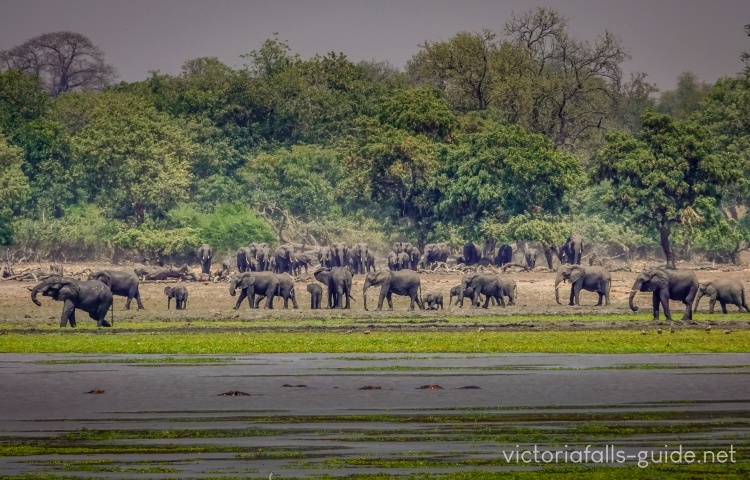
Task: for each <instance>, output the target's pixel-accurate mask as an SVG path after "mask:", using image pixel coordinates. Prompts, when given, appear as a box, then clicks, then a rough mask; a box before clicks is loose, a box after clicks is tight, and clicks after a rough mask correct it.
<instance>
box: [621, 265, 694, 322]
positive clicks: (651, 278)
mask: <svg viewBox="0 0 750 480" xmlns="http://www.w3.org/2000/svg"><path fill="white" fill-rule="evenodd" d="M699 287H700V285H699V284H698V279H697V278H696V277H695V273H693V271H692V270H667V269H664V268H654V269H651V270H644V271H642V272H641V273H640V274H639V275H638V277H637V278H636V279H635V283H633V288H632V289H631V290H630V297H629V299H628V304H629V305H630V309H631V310H633V311H634V312H637V311H638V307H636V306H635V305H634V304H633V298H635V294H636V293H638V292H639V291H641V292H652V297H653V310H654V321H658V320H659V304H661V306H662V307H663V308H664V316H665V317H666V318H667V320H669V321H672V315H671V314H670V310H669V301H670V300H678V301H680V302H682V303H684V304H685V314H684V315H683V316H682V320H692V319H693V309H692V307H693V300H694V299H695V295H696V294H697V293H698V288H699Z"/></svg>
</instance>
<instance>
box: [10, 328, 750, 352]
mask: <svg viewBox="0 0 750 480" xmlns="http://www.w3.org/2000/svg"><path fill="white" fill-rule="evenodd" d="M749 350H750V331H737V332H733V333H732V334H730V335H727V334H724V333H722V332H720V331H713V332H710V333H708V332H704V331H702V330H682V331H678V332H677V333H674V334H670V333H669V332H665V333H663V334H660V335H659V334H657V333H656V332H655V331H652V330H651V331H649V332H647V334H646V335H643V334H642V333H641V332H640V331H633V330H607V331H580V332H575V331H564V332H560V331H547V332H488V331H484V332H393V331H390V332H389V331H382V332H378V331H377V330H375V331H373V332H372V333H371V334H369V335H364V334H362V333H361V332H354V333H350V334H346V333H340V332H309V333H274V332H267V333H266V332H258V333H253V332H215V333H208V332H196V333H167V332H162V333H159V334H158V335H153V334H148V333H132V332H131V333H116V334H115V333H99V334H97V333H93V332H91V333H87V332H85V331H71V330H66V331H64V332H59V331H58V332H54V333H36V334H31V335H28V334H17V333H9V334H6V335H2V336H0V352H2V353H102V354H105V353H126V354H145V353H151V354H252V353H324V352H331V353H381V352H382V353H404V352H405V353H435V352H450V353H467V352H468V353H746V352H748V351H749Z"/></svg>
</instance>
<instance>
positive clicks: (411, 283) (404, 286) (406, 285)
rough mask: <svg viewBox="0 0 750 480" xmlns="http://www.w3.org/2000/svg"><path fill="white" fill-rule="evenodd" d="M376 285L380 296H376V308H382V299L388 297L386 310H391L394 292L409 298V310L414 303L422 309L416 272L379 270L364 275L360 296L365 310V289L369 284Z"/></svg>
mask: <svg viewBox="0 0 750 480" xmlns="http://www.w3.org/2000/svg"><path fill="white" fill-rule="evenodd" d="M377 285H380V297H379V298H378V308H377V310H382V309H383V300H385V299H386V298H387V299H388V310H393V299H392V296H393V294H394V293H395V294H396V295H403V296H406V297H409V298H410V299H411V302H410V304H409V310H414V304H415V303H416V304H417V305H418V306H419V309H420V310H424V305H423V304H422V299H421V298H420V297H421V292H422V286H421V281H420V279H419V275H418V274H417V273H416V272H414V271H412V270H401V271H398V272H391V271H388V270H381V271H380V272H370V273H368V274H367V276H366V277H365V283H364V286H363V287H362V298H363V299H364V304H365V310H367V289H368V288H370V287H371V286H377Z"/></svg>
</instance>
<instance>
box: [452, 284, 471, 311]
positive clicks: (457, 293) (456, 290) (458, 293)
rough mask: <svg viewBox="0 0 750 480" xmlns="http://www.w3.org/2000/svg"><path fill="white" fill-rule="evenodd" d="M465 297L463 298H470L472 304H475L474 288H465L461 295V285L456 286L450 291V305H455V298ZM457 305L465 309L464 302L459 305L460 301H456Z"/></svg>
mask: <svg viewBox="0 0 750 480" xmlns="http://www.w3.org/2000/svg"><path fill="white" fill-rule="evenodd" d="M459 296H461V297H463V298H467V297H468V298H470V299H471V301H472V303H474V289H473V288H465V289H464V291H463V295H461V285H456V286H455V287H451V290H450V298H449V299H448V305H452V304H453V297H459ZM456 305H457V306H459V307H463V306H464V305H463V302H461V303H460V304H459V302H458V299H457V300H456Z"/></svg>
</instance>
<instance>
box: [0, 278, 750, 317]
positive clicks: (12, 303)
mask: <svg viewBox="0 0 750 480" xmlns="http://www.w3.org/2000/svg"><path fill="white" fill-rule="evenodd" d="M64 268H65V271H66V272H81V271H82V270H83V269H84V268H92V269H107V268H112V269H115V268H116V269H120V270H127V269H129V268H132V267H128V266H118V267H112V266H111V265H106V264H68V265H64ZM311 273H312V270H310V274H307V275H306V274H303V275H301V276H300V277H297V278H296V283H295V291H296V298H297V303H298V305H299V309H297V310H295V309H293V308H292V305H291V302H290V305H289V309H284V308H283V301H282V300H280V299H279V298H277V299H276V300H275V301H274V309H273V310H266V309H263V308H261V309H258V310H251V309H250V308H249V307H248V305H247V303H244V304H243V305H242V306H241V307H240V309H239V310H234V309H233V307H234V305H235V302H236V300H237V297H232V296H230V295H229V288H228V284H227V283H222V282H219V283H213V282H200V283H198V282H180V284H182V285H185V286H186V287H187V289H188V291H189V299H188V305H187V310H185V311H176V310H174V302H173V303H172V310H169V311H167V298H166V296H165V295H164V287H165V286H166V285H173V284H174V282H169V281H167V282H141V285H140V291H141V298H142V301H143V304H144V307H145V308H144V310H140V311H139V310H136V304H135V302H133V305H132V306H131V310H130V311H125V310H124V306H125V298H124V297H115V319H116V321H118V322H122V323H120V327H121V328H122V327H125V326H126V323H127V322H128V321H130V320H135V321H139V322H148V321H178V320H185V321H186V322H189V321H191V320H199V319H211V320H216V321H221V320H234V321H237V320H239V321H247V322H248V327H252V326H253V325H254V323H253V322H254V321H258V320H267V319H279V320H281V319H285V320H289V321H290V322H291V323H290V325H288V326H286V327H284V328H285V329H287V330H288V329H289V328H294V321H295V320H296V319H299V320H300V321H301V322H302V323H304V322H305V321H307V320H315V319H331V318H344V319H352V320H358V321H360V323H361V321H362V320H368V319H371V320H372V321H373V322H376V321H377V320H378V319H379V318H389V319H392V318H398V319H401V318H403V319H404V325H399V326H398V328H404V327H407V328H413V329H419V328H423V327H426V326H430V327H433V326H435V325H436V324H437V325H440V324H441V323H445V320H446V318H448V317H450V318H451V319H452V320H454V321H452V322H451V327H452V328H460V327H461V323H460V322H458V324H456V322H455V318H456V317H458V318H466V324H467V328H468V327H469V326H470V327H471V328H475V326H476V323H477V322H482V321H484V320H485V319H486V318H487V317H492V318H493V319H494V321H493V324H494V325H497V326H499V327H500V328H504V329H510V330H524V329H528V328H535V329H540V328H541V329H553V330H558V329H561V330H565V329H570V328H575V329H580V328H585V329H608V328H627V329H630V328H634V329H640V328H642V326H643V325H644V324H647V323H650V318H651V316H650V311H651V296H650V294H649V293H638V294H637V296H636V299H635V303H636V305H638V306H639V307H640V311H639V312H638V314H635V313H634V312H632V311H631V310H630V309H629V308H628V294H629V292H630V288H631V286H632V284H633V281H634V279H635V277H636V275H637V273H636V272H633V271H615V272H613V273H612V289H611V303H610V305H609V306H603V307H596V306H595V304H596V302H597V295H596V294H594V293H591V292H585V291H584V292H582V293H581V305H580V306H568V305H567V300H568V295H569V291H570V289H569V286H568V285H567V284H566V285H565V286H564V287H563V288H562V289H561V292H560V293H561V294H560V300H561V302H562V303H563V305H557V304H556V303H555V290H554V281H555V272H551V271H548V270H546V269H545V270H537V271H533V272H523V271H515V272H513V271H508V272H507V273H506V274H505V275H506V276H508V277H510V278H513V279H514V280H515V281H516V283H517V286H518V298H517V303H516V305H515V306H508V307H506V308H501V307H497V306H490V308H489V309H486V310H485V309H483V308H472V307H471V306H469V305H468V302H467V304H466V305H465V306H464V307H463V308H459V307H457V306H456V305H455V304H454V305H448V303H449V291H450V288H451V287H453V286H454V285H458V284H459V283H460V279H461V274H460V273H458V272H456V273H422V274H420V277H421V281H422V295H423V296H424V295H425V294H427V293H431V292H432V293H442V294H443V297H444V299H445V309H444V310H440V311H419V310H416V311H409V310H408V307H409V300H408V298H407V297H400V296H395V295H394V297H393V298H394V309H393V310H392V311H388V310H387V302H386V303H385V304H384V309H383V311H375V308H376V307H377V301H378V293H379V289H380V288H379V287H372V288H370V290H369V291H368V295H367V297H368V307H369V311H365V310H364V308H363V302H362V285H363V282H364V276H363V275H355V276H354V281H353V286H352V291H353V296H354V299H353V300H352V303H351V307H352V308H351V310H348V311H347V310H329V309H325V308H324V309H322V310H311V309H310V296H309V293H308V292H307V289H306V287H307V285H308V284H309V283H314V282H315V279H314V278H313V277H312V275H311ZM696 275H697V277H698V280H699V281H706V280H710V279H717V278H731V277H739V278H741V279H742V281H743V283H744V285H745V287H746V288H750V269H745V268H741V267H725V268H724V269H723V270H719V269H715V270H696ZM34 284H35V283H34V282H30V281H24V282H19V281H3V282H0V307H2V309H1V310H0V311H2V314H1V315H2V317H1V320H2V322H3V323H5V324H6V325H8V324H9V325H19V326H23V327H26V326H33V325H37V324H57V323H58V322H59V316H60V311H61V304H60V303H58V302H55V301H53V300H51V299H50V298H46V297H40V298H41V299H42V306H41V307H37V306H35V305H34V304H33V303H32V302H31V300H30V295H29V288H31V287H33V285H34ZM324 296H325V295H324ZM323 303H324V307H325V298H324V300H323ZM261 305H262V304H261ZM671 308H672V312H673V318H674V319H675V320H677V319H679V318H681V317H682V314H683V312H684V309H685V307H684V305H683V304H682V303H680V302H672V303H671ZM716 308H717V312H720V307H719V305H718V304H717V305H716ZM707 312H708V299H707V298H704V299H703V300H702V301H701V306H700V310H699V314H698V315H697V316H696V320H698V323H705V322H712V323H714V322H716V323H720V324H721V325H726V326H727V327H728V328H733V329H748V328H750V314H744V315H741V314H739V313H738V312H737V308H736V307H734V306H730V307H729V313H730V315H726V316H724V315H721V314H720V313H719V314H714V315H711V316H709V315H707ZM613 314H620V315H627V316H629V317H631V318H628V319H623V317H622V316H616V317H613V316H612V315H613ZM519 316H520V317H519ZM535 316H536V317H539V318H538V319H543V318H544V317H547V318H546V321H541V322H538V321H535V320H536V319H535V318H534V317H535ZM549 316H559V317H561V319H560V321H550V320H551V319H550V318H549ZM662 319H663V315H662ZM87 320H88V318H86V319H85V321H87ZM529 325H531V327H529ZM393 326H395V325H393ZM300 328H303V327H300ZM304 328H309V326H308V327H304ZM331 328H346V325H341V323H340V322H339V323H338V324H336V326H331Z"/></svg>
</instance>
